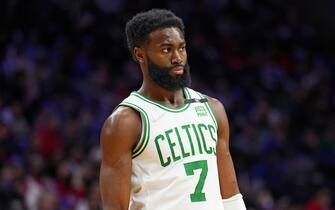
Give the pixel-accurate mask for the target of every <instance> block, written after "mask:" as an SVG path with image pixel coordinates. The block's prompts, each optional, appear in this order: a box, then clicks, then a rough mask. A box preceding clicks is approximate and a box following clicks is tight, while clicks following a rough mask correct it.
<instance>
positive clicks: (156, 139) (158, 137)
mask: <svg viewBox="0 0 335 210" xmlns="http://www.w3.org/2000/svg"><path fill="white" fill-rule="evenodd" d="M159 140H161V141H163V140H164V136H163V135H162V134H159V135H158V136H156V138H155V145H156V149H157V152H158V156H159V160H160V162H161V165H162V166H163V167H166V166H168V165H170V163H171V158H170V157H167V160H166V161H164V160H163V155H162V151H161V148H160V146H159V142H158V141H159Z"/></svg>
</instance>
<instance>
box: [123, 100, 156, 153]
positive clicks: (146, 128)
mask: <svg viewBox="0 0 335 210" xmlns="http://www.w3.org/2000/svg"><path fill="white" fill-rule="evenodd" d="M119 106H128V107H131V108H133V109H135V110H137V111H138V112H139V113H140V114H141V118H142V119H143V118H144V121H143V120H142V122H143V127H142V134H141V139H140V141H139V142H138V144H137V145H136V147H135V149H134V150H133V152H132V158H136V157H137V156H139V155H140V154H141V153H142V152H143V150H144V149H145V147H146V146H147V144H148V142H149V134H150V123H149V117H148V115H147V113H146V112H145V111H144V110H143V109H142V108H141V107H139V106H137V105H135V104H133V103H129V102H125V101H124V102H122V103H121V104H120V105H119Z"/></svg>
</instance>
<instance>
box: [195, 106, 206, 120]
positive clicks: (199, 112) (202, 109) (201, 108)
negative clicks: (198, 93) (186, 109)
mask: <svg viewBox="0 0 335 210" xmlns="http://www.w3.org/2000/svg"><path fill="white" fill-rule="evenodd" d="M194 110H195V112H196V113H197V115H198V117H206V116H207V111H206V109H205V107H204V106H196V107H194Z"/></svg>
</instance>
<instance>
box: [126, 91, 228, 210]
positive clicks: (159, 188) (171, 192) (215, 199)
mask: <svg viewBox="0 0 335 210" xmlns="http://www.w3.org/2000/svg"><path fill="white" fill-rule="evenodd" d="M184 95H185V97H186V99H187V100H188V101H189V102H190V103H185V105H184V106H183V107H180V108H176V109H173V108H168V107H166V106H164V105H162V104H160V103H157V102H154V101H151V100H150V99H148V98H146V97H145V96H142V95H140V94H139V93H138V92H132V93H131V94H130V96H129V97H128V98H126V99H125V100H124V101H123V102H122V103H121V104H120V106H128V107H131V108H133V109H135V110H137V111H138V112H139V113H140V115H141V118H142V136H141V139H140V141H139V143H138V144H137V146H136V147H135V149H134V150H133V160H132V177H131V182H132V183H131V184H132V190H131V198H130V206H129V209H130V210H138V209H141V210H223V206H222V199H221V194H220V187H219V178H218V170H217V162H216V142H217V122H216V120H215V116H214V114H213V112H212V110H211V107H210V105H209V103H208V102H207V100H206V99H205V97H204V96H203V95H201V94H200V93H198V92H196V91H194V90H192V89H190V88H185V89H184Z"/></svg>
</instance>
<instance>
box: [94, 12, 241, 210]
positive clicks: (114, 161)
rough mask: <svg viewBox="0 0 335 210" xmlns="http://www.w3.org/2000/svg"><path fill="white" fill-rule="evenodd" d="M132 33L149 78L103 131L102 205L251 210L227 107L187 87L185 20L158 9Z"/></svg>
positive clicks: (107, 209) (130, 28) (139, 19)
mask: <svg viewBox="0 0 335 210" xmlns="http://www.w3.org/2000/svg"><path fill="white" fill-rule="evenodd" d="M126 34H127V41H128V46H129V49H130V51H131V53H132V56H133V58H134V59H135V61H136V62H138V64H139V65H140V68H141V71H142V74H143V83H142V86H141V87H140V89H139V90H137V91H134V92H132V93H131V94H130V96H129V97H127V98H126V99H124V101H123V102H122V103H121V104H120V105H119V106H118V107H117V108H116V109H115V111H114V112H113V113H112V115H111V116H110V117H108V119H107V120H106V122H105V123H104V125H103V128H102V130H101V136H100V138H101V139H100V141H101V148H102V163H101V171H100V188H101V195H102V202H103V209H104V210H112V209H113V210H119V209H122V210H126V209H131V210H135V209H145V210H244V209H246V208H245V205H244V201H243V199H242V195H241V194H240V193H239V189H238V184H237V180H236V175H235V171H234V166H233V162H232V158H231V156H230V153H229V128H228V120H227V116H226V113H225V110H224V107H223V105H222V104H221V103H220V102H219V101H218V100H216V99H213V98H211V97H208V96H205V95H203V94H201V93H199V92H197V91H195V90H192V89H191V88H189V86H190V71H189V65H188V63H187V53H186V43H185V38H184V25H183V22H182V20H181V19H180V18H178V17H176V16H175V15H174V14H173V13H172V12H171V11H168V10H159V9H153V10H149V11H146V12H142V13H139V14H137V15H136V16H134V17H133V18H132V19H131V20H130V21H128V23H127V25H126ZM204 71H206V70H204Z"/></svg>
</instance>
